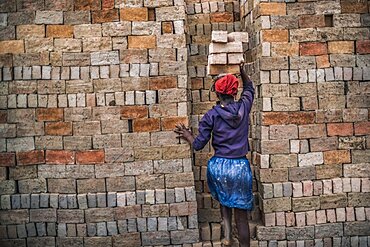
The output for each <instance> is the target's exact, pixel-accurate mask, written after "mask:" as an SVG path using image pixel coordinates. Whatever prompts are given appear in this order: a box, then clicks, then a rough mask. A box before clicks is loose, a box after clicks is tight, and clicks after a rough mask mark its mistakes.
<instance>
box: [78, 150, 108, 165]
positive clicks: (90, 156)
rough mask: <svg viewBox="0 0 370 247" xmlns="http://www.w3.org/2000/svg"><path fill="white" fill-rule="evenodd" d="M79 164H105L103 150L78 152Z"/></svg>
mask: <svg viewBox="0 0 370 247" xmlns="http://www.w3.org/2000/svg"><path fill="white" fill-rule="evenodd" d="M76 163H77V164H96V163H104V151H103V150H89V151H79V152H76Z"/></svg>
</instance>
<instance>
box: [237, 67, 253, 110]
mask: <svg viewBox="0 0 370 247" xmlns="http://www.w3.org/2000/svg"><path fill="white" fill-rule="evenodd" d="M240 75H241V77H242V81H243V91H242V94H241V96H240V99H241V100H242V101H246V103H249V106H250V107H251V106H252V103H253V99H254V87H253V82H252V80H251V79H250V78H249V76H248V75H247V73H246V72H245V69H244V63H242V64H240Z"/></svg>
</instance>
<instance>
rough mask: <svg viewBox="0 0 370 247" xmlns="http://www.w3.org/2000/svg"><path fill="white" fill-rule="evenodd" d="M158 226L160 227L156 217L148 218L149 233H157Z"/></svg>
mask: <svg viewBox="0 0 370 247" xmlns="http://www.w3.org/2000/svg"><path fill="white" fill-rule="evenodd" d="M157 226H158V222H157V218H154V217H149V218H148V231H150V232H151V231H157Z"/></svg>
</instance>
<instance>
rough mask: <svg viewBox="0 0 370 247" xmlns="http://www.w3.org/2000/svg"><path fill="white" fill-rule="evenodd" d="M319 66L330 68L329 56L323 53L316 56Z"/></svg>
mask: <svg viewBox="0 0 370 247" xmlns="http://www.w3.org/2000/svg"><path fill="white" fill-rule="evenodd" d="M316 64H317V68H328V67H330V62H329V56H327V55H322V56H317V57H316Z"/></svg>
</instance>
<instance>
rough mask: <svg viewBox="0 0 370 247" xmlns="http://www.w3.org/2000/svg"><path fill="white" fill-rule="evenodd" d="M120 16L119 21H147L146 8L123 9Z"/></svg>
mask: <svg viewBox="0 0 370 247" xmlns="http://www.w3.org/2000/svg"><path fill="white" fill-rule="evenodd" d="M120 16H121V21H148V18H149V16H148V8H123V9H121V10H120Z"/></svg>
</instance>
